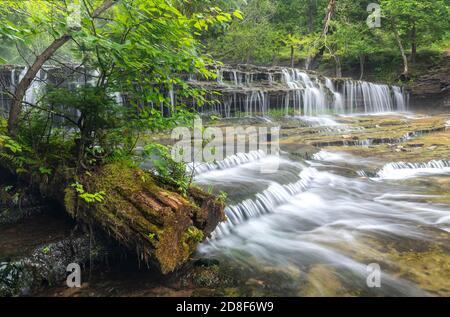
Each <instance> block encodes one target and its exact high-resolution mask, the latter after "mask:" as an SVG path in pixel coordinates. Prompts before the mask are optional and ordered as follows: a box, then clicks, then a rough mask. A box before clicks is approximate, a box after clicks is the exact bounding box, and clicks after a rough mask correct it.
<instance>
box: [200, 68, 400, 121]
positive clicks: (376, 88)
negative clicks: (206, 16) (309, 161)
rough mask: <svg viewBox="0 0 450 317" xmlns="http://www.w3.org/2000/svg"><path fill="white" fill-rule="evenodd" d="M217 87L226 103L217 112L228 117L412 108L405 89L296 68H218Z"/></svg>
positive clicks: (313, 114) (389, 110)
mask: <svg viewBox="0 0 450 317" xmlns="http://www.w3.org/2000/svg"><path fill="white" fill-rule="evenodd" d="M217 83H218V84H219V86H220V87H221V88H220V87H219V89H218V90H219V91H221V93H222V95H223V100H224V102H222V103H221V104H220V105H218V106H217V105H216V106H215V107H214V109H213V110H214V111H215V112H217V113H219V114H220V115H222V116H224V117H233V116H240V115H244V116H255V115H263V116H264V115H267V114H268V113H270V111H271V110H284V112H285V113H286V114H287V115H288V114H296V115H303V116H318V115H324V114H353V113H381V112H393V111H406V110H407V108H408V95H407V93H406V92H405V91H404V90H403V89H402V88H400V87H397V86H388V85H383V84H375V83H369V82H365V81H357V80H351V79H331V78H327V77H322V76H318V75H314V74H309V73H306V72H303V71H301V70H298V69H291V68H273V69H260V70H258V69H257V68H256V69H250V70H248V69H244V70H241V69H239V68H235V69H230V68H224V69H221V68H219V69H218V70H217ZM236 94H239V95H241V97H240V98H238V99H237V100H236V98H234V99H231V98H230V97H229V96H230V95H236ZM263 96H264V97H263ZM241 99H243V100H241ZM230 101H231V102H230ZM209 110H211V109H209ZM204 111H208V109H204Z"/></svg>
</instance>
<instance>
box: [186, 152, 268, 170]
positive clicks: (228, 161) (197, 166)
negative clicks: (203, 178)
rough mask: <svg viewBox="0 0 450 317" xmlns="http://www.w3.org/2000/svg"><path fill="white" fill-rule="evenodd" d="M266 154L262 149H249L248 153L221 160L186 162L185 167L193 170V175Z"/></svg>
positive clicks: (233, 165)
mask: <svg viewBox="0 0 450 317" xmlns="http://www.w3.org/2000/svg"><path fill="white" fill-rule="evenodd" d="M266 156H267V155H266V153H265V152H264V151H262V150H258V151H251V152H249V153H237V154H234V155H231V156H228V157H226V158H225V159H224V160H223V161H217V162H210V163H189V164H187V168H188V172H190V173H191V172H192V170H194V174H195V175H200V174H203V173H206V172H210V171H214V170H223V169H227V168H232V167H235V166H239V165H243V164H246V163H250V162H254V161H257V160H259V159H262V158H263V157H266Z"/></svg>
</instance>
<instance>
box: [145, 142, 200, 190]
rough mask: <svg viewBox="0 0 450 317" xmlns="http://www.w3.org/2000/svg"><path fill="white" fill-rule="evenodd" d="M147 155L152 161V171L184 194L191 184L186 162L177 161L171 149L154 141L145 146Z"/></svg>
mask: <svg viewBox="0 0 450 317" xmlns="http://www.w3.org/2000/svg"><path fill="white" fill-rule="evenodd" d="M144 152H145V157H146V159H147V160H150V162H151V163H152V167H151V171H152V172H153V173H154V174H155V175H156V176H157V177H159V178H160V179H161V180H162V181H163V182H165V183H166V184H168V185H170V186H174V187H176V189H177V190H179V191H180V192H182V193H183V194H186V193H187V190H188V188H189V186H190V184H191V181H192V180H191V179H190V176H189V175H188V173H187V169H186V164H185V163H183V162H176V161H175V160H174V159H173V157H172V155H171V153H170V150H169V149H168V148H167V147H166V146H164V145H161V144H156V143H152V144H149V145H147V146H145V148H144Z"/></svg>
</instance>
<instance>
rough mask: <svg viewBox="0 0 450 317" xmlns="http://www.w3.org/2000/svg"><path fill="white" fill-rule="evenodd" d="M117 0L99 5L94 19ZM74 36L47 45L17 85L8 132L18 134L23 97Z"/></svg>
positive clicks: (107, 0)
mask: <svg viewBox="0 0 450 317" xmlns="http://www.w3.org/2000/svg"><path fill="white" fill-rule="evenodd" d="M116 2H117V0H105V1H104V2H103V3H102V4H101V5H100V6H99V7H97V8H96V9H95V10H94V12H93V13H92V15H91V18H92V19H96V18H98V17H99V16H100V15H101V14H102V13H103V12H105V11H106V10H108V9H109V8H111V7H112V6H113V5H114V4H115V3H116ZM71 38H72V37H71V36H70V35H69V34H64V35H62V36H61V37H59V38H57V39H56V40H54V41H53V42H52V44H50V46H49V47H47V48H46V49H45V50H44V51H43V52H42V53H41V54H40V55H38V56H37V57H36V60H35V61H34V63H33V64H32V65H31V67H30V68H29V69H28V71H27V73H26V74H25V76H24V77H23V78H22V80H21V81H20V83H19V84H18V85H17V87H16V90H15V92H14V95H13V101H12V105H11V109H10V111H9V117H8V132H9V134H11V135H13V136H14V135H15V134H16V128H17V120H18V119H19V116H20V113H21V112H22V104H23V98H24V97H25V94H26V92H27V90H28V89H29V88H30V85H31V83H32V82H33V80H34V78H35V77H36V75H37V73H38V72H39V70H40V69H41V68H42V66H44V64H45V63H46V62H47V61H48V60H49V59H50V58H51V57H52V56H53V55H54V54H55V53H56V52H57V51H58V50H59V49H60V48H61V47H62V46H63V45H64V44H66V43H67V42H69V40H70V39H71Z"/></svg>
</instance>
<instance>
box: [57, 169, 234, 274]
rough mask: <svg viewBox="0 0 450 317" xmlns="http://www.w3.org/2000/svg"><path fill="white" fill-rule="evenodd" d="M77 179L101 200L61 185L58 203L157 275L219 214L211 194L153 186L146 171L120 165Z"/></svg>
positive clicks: (179, 259) (183, 257)
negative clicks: (86, 197) (89, 198)
mask: <svg viewBox="0 0 450 317" xmlns="http://www.w3.org/2000/svg"><path fill="white" fill-rule="evenodd" d="M79 183H80V184H83V186H84V190H85V191H86V192H89V193H98V192H104V193H105V195H104V199H103V200H102V201H101V202H96V203H87V202H86V201H84V200H83V199H81V198H80V195H79V193H78V192H77V191H76V190H75V189H74V188H73V187H71V186H67V187H66V189H65V193H64V205H65V208H66V210H67V211H68V212H69V214H70V215H71V216H73V217H74V218H76V219H79V220H82V221H83V222H86V223H88V224H92V225H94V226H99V227H101V228H102V229H104V230H105V231H106V232H107V233H109V234H110V235H111V236H112V237H114V238H115V239H116V240H117V241H118V242H120V243H121V244H123V245H124V246H126V247H127V248H129V249H131V250H136V252H137V254H138V255H139V257H140V259H141V260H142V261H144V262H145V263H153V264H156V266H157V267H158V268H159V269H160V270H161V272H162V273H163V274H167V273H170V272H173V271H174V270H176V269H177V268H179V267H180V266H181V265H183V264H184V263H186V262H187V260H188V259H189V257H190V255H191V254H192V253H193V252H194V251H195V250H196V247H197V246H198V244H199V243H200V242H202V241H203V240H204V239H205V238H206V237H207V236H208V235H209V234H210V233H211V232H212V231H213V230H214V228H215V227H216V226H217V224H218V223H219V222H221V221H223V220H224V219H225V215H224V206H223V204H222V203H221V202H220V201H218V200H217V199H216V198H215V197H213V196H211V195H208V194H206V193H204V192H202V191H201V190H199V189H196V188H192V189H191V190H190V191H189V194H188V196H189V197H184V196H182V195H180V194H179V193H176V192H174V191H171V190H168V189H165V188H162V187H161V186H158V185H157V184H156V182H155V181H154V180H153V178H152V175H151V174H150V173H147V172H145V171H143V170H141V169H139V168H132V167H128V166H126V165H123V164H112V165H106V166H103V167H101V168H99V169H98V170H97V171H95V172H91V173H85V174H83V175H82V176H79Z"/></svg>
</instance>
